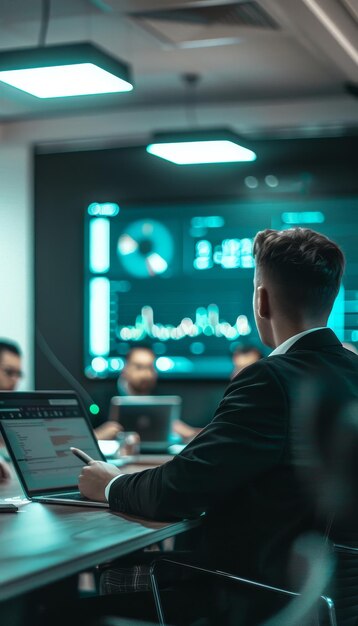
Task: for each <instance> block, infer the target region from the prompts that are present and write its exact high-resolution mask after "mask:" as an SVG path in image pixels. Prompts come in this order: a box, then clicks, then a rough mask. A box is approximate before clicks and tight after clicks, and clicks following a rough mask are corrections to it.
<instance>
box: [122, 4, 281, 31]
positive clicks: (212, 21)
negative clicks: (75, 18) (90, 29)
mask: <svg viewBox="0 0 358 626" xmlns="http://www.w3.org/2000/svg"><path fill="white" fill-rule="evenodd" d="M130 15H131V17H132V18H136V19H140V20H149V21H150V22H152V23H153V22H155V21H159V22H163V21H165V22H177V23H182V24H191V25H197V26H215V25H216V26H219V25H221V26H230V27H233V26H239V27H241V28H242V27H245V26H247V27H251V28H269V29H276V28H278V24H277V23H276V22H275V21H274V20H273V19H272V17H271V16H270V15H269V14H268V13H266V11H264V9H262V8H261V7H260V6H259V4H257V2H234V3H229V4H220V5H217V6H203V7H198V6H196V7H195V6H194V7H184V8H176V9H175V8H174V9H162V10H161V9H159V10H153V11H139V12H135V13H130Z"/></svg>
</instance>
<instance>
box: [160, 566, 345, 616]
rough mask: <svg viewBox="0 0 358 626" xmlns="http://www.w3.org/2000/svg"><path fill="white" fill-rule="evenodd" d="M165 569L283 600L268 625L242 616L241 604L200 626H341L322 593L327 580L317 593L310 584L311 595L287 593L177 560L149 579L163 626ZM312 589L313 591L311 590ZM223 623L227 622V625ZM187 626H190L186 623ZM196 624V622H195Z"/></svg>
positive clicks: (331, 604)
mask: <svg viewBox="0 0 358 626" xmlns="http://www.w3.org/2000/svg"><path fill="white" fill-rule="evenodd" d="M163 566H169V567H171V568H175V569H177V570H178V569H179V570H182V571H183V572H186V573H189V572H190V573H195V574H196V575H199V576H209V577H211V578H212V579H214V581H219V582H220V583H226V582H229V583H230V584H231V586H232V584H234V585H236V586H238V587H243V588H245V587H246V588H249V589H251V590H252V591H255V592H256V594H260V592H265V593H267V594H272V595H273V596H276V597H280V598H279V602H278V603H276V602H275V604H277V605H280V608H279V610H278V612H276V613H275V614H274V615H273V616H272V617H271V618H268V619H266V620H265V621H263V619H264V618H262V619H261V618H258V621H255V622H253V621H252V619H253V618H252V616H251V617H250V616H248V615H247V614H244V615H241V613H240V611H241V606H240V602H239V603H238V605H237V610H238V611H239V612H236V613H235V609H234V614H232V613H230V614H228V615H227V616H226V617H223V615H221V616H220V618H218V616H216V615H215V613H212V614H211V619H210V618H209V621H208V622H207V621H205V622H200V621H198V623H199V624H200V625H201V623H203V624H205V626H206V624H208V625H211V624H214V625H215V626H226V625H227V626H234V625H235V626H241V624H242V625H245V626H246V625H247V624H249V625H250V626H258V625H259V624H260V625H261V624H262V625H263V624H264V625H265V626H340V625H339V624H338V623H337V619H336V612H335V606H334V602H333V600H332V598H330V597H328V596H326V595H323V594H321V593H320V592H321V591H322V589H323V588H324V587H325V584H326V582H327V578H326V577H324V579H323V580H321V584H320V585H319V588H318V589H317V588H316V589H312V586H311V585H310V584H308V585H307V587H308V591H307V590H306V595H304V594H300V593H297V592H293V591H288V590H287V589H281V588H279V587H273V586H270V585H266V584H263V583H260V582H257V581H254V580H249V579H247V578H242V577H240V576H236V575H234V574H230V573H228V572H222V571H219V570H213V569H208V568H204V567H199V566H197V565H192V564H188V563H183V562H180V561H175V560H174V559H173V560H172V559H159V560H157V561H155V562H153V564H152V567H151V571H150V579H151V586H152V591H153V596H154V601H155V605H156V609H157V615H158V621H159V624H160V626H169V622H168V621H167V617H166V614H165V613H166V611H165V609H164V607H163V601H162V597H161V591H160V586H159V582H158V574H159V570H160V568H162V567H163ZM214 585H215V582H214ZM310 586H311V590H310V589H309V588H310ZM307 594H308V597H307ZM257 601H258V602H260V599H259V596H258V597H257ZM282 605H283V608H282ZM209 610H210V609H209ZM195 619H196V618H195ZM217 619H220V625H219V622H217V621H216V620H217ZM223 620H227V621H225V623H224V621H223ZM170 623H171V624H172V626H181V622H180V621H178V622H174V623H173V619H171V622H170ZM185 623H186V624H187V622H185ZM193 623H194V624H196V623H197V622H196V621H194V622H193ZM352 626H353V624H352Z"/></svg>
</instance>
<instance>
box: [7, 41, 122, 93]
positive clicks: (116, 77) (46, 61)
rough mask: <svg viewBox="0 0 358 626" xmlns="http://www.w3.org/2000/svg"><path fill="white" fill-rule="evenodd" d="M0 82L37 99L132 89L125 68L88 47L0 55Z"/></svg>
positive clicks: (35, 49)
mask: <svg viewBox="0 0 358 626" xmlns="http://www.w3.org/2000/svg"><path fill="white" fill-rule="evenodd" d="M0 81H2V82H4V83H7V84H8V85H11V86H12V87H16V88H17V89H21V90H22V91H25V92H27V93H29V94H31V95H32V96H36V97H37V98H65V97H68V96H85V95H90V94H103V93H120V92H124V91H132V89H133V84H132V82H131V80H130V73H129V67H128V65H127V64H125V63H123V62H121V61H117V60H116V59H114V58H113V57H111V56H110V55H108V54H107V53H106V52H105V51H103V50H101V49H100V48H98V47H97V46H94V45H93V44H90V43H79V44H65V45H59V46H44V47H41V48H26V49H20V50H7V51H5V52H0Z"/></svg>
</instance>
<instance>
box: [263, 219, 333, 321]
mask: <svg viewBox="0 0 358 626" xmlns="http://www.w3.org/2000/svg"><path fill="white" fill-rule="evenodd" d="M254 255H255V261H256V273H257V276H258V279H259V281H261V279H263V278H265V280H266V281H268V282H269V283H270V285H271V286H272V289H273V290H274V293H275V298H276V301H277V304H278V306H279V307H280V308H282V310H284V311H285V313H286V314H287V315H289V316H290V317H291V318H292V319H296V318H297V319H300V318H302V317H307V318H308V319H313V320H314V319H320V318H325V317H326V318H327V317H328V315H329V313H330V311H331V308H332V306H333V303H334V300H335V298H336V296H337V293H338V290H339V287H340V283H341V279H342V275H343V271H344V266H345V260H344V256H343V252H342V251H341V249H340V248H339V247H338V246H337V244H336V243H334V242H333V241H331V240H330V239H328V237H325V235H321V234H320V233H317V232H315V231H313V230H310V229H309V228H291V229H288V230H282V231H278V230H270V229H267V230H263V231H261V232H259V233H257V235H256V238H255V242H254Z"/></svg>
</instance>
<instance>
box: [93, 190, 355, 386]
mask: <svg viewBox="0 0 358 626" xmlns="http://www.w3.org/2000/svg"><path fill="white" fill-rule="evenodd" d="M357 210H358V201H357V199H355V198H353V199H347V198H345V199H336V200H332V199H330V200H304V199H303V200H302V201H296V202H292V201H289V202H283V201H281V202H280V201H275V202H272V203H268V202H255V203H249V202H247V203H245V202H241V201H240V202H239V201H238V202H237V203H235V202H231V203H223V204H218V203H215V204H211V205H210V204H208V203H205V204H204V203H202V204H195V205H190V204H185V205H184V204H183V205H180V206H178V205H173V204H169V205H167V206H165V205H160V206H155V207H153V206H151V207H149V206H146V207H145V206H144V207H128V208H120V207H119V206H118V204H116V203H115V202H113V203H112V202H105V203H96V202H93V203H92V204H91V205H90V206H89V207H88V208H87V209H86V219H85V250H86V253H85V345H84V354H85V373H86V375H87V376H89V377H91V378H95V377H99V378H106V377H110V376H117V375H118V373H119V372H120V370H121V369H122V367H123V365H124V356H125V354H126V353H127V351H128V349H129V348H130V347H132V346H134V345H138V344H143V343H145V344H149V345H151V346H152V347H153V349H154V351H155V353H156V355H157V361H156V365H157V368H158V370H159V371H160V372H161V373H162V374H163V375H165V376H175V377H182V378H191V377H213V378H220V377H223V378H227V377H228V376H229V374H230V372H231V370H232V364H231V353H232V351H233V350H234V349H235V347H236V346H238V345H239V344H243V343H250V344H251V343H254V344H255V343H257V344H258V345H259V338H258V335H257V332H256V329H255V324H254V319H253V313H252V294H253V276H254V258H253V253H252V247H253V239H254V236H255V234H256V233H257V231H258V230H262V229H264V228H279V229H283V228H290V227H293V226H296V225H298V226H307V227H310V228H313V229H315V230H318V231H320V232H322V233H325V234H327V235H328V236H330V237H332V238H334V239H335V240H336V241H337V242H338V243H339V244H340V245H341V246H342V247H343V249H344V252H345V253H346V256H347V260H348V269H349V272H350V273H347V275H346V278H345V283H344V288H342V290H341V292H340V294H339V296H338V298H337V300H336V303H335V307H334V311H333V314H332V316H331V319H330V325H331V326H332V327H333V328H334V330H335V331H336V332H337V333H338V335H339V336H340V338H341V339H342V340H346V341H353V342H354V341H357V340H358V331H357V327H358V320H357V317H358V298H357V291H355V290H354V285H356V284H357V283H356V282H355V281H356V278H357V276H356V275H354V271H355V272H356V273H358V272H357V267H358V254H357V249H356V247H355V244H354V236H355V232H356V230H355V226H354V225H355V220H356V214H357ZM354 268H356V269H355V270H354Z"/></svg>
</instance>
